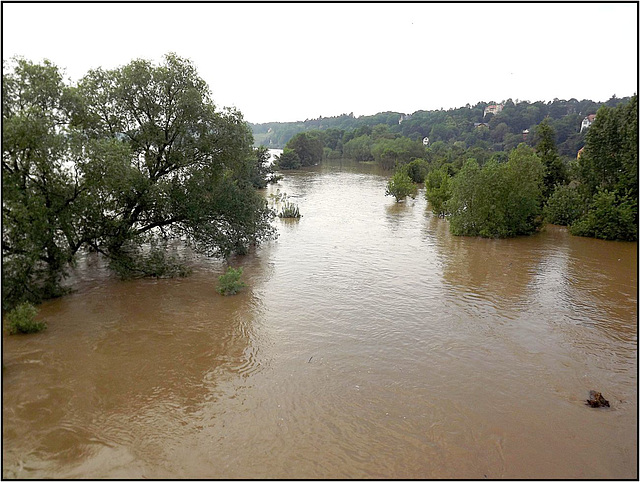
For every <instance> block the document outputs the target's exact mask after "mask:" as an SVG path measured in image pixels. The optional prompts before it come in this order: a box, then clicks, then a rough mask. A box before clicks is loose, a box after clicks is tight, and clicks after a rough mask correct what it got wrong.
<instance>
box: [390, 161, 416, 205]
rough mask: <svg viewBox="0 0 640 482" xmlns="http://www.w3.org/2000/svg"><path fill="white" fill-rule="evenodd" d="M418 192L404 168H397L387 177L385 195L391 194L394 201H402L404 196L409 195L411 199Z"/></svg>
mask: <svg viewBox="0 0 640 482" xmlns="http://www.w3.org/2000/svg"><path fill="white" fill-rule="evenodd" d="M417 194H418V187H417V186H416V185H415V184H414V183H413V182H412V181H411V178H410V177H409V175H408V174H407V173H406V172H404V170H402V169H399V170H398V171H396V173H395V174H394V175H393V176H392V177H391V179H389V182H388V183H387V191H386V192H385V196H393V197H395V198H396V202H400V201H404V198H406V197H407V196H411V197H412V198H413V199H415V198H416V195H417Z"/></svg>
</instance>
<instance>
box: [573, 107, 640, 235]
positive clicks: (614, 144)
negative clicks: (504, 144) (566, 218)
mask: <svg viewBox="0 0 640 482" xmlns="http://www.w3.org/2000/svg"><path fill="white" fill-rule="evenodd" d="M576 177H577V181H578V182H579V183H580V186H579V188H580V190H581V192H582V195H583V197H584V198H585V199H586V200H587V204H588V209H587V212H586V213H585V214H584V215H583V216H582V217H581V218H580V219H579V220H578V221H577V222H576V223H574V224H573V225H572V226H571V232H572V233H573V234H576V235H580V236H594V237H597V238H602V239H612V240H614V239H617V240H630V241H631V240H637V239H638V217H637V208H638V96H637V95H634V96H633V97H632V98H631V100H630V101H629V102H628V103H625V104H618V105H617V106H616V107H613V108H612V107H608V106H603V107H601V108H600V109H599V110H598V113H597V116H596V119H595V121H594V123H593V124H592V126H591V127H590V128H589V131H588V133H587V136H586V144H585V147H584V152H583V154H582V155H581V156H580V157H579V158H578V160H577V161H576Z"/></svg>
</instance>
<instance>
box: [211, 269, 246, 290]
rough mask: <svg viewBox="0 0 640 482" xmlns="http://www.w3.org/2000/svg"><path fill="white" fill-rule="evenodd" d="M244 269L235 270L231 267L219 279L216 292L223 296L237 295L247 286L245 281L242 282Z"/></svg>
mask: <svg viewBox="0 0 640 482" xmlns="http://www.w3.org/2000/svg"><path fill="white" fill-rule="evenodd" d="M241 276H242V268H238V269H233V268H232V267H231V266H229V269H228V270H227V272H226V273H225V274H223V275H221V276H220V277H219V278H218V287H217V288H216V291H217V292H218V293H220V294H221V295H223V296H227V295H235V294H236V293H237V292H238V291H240V290H241V289H242V288H244V287H245V286H247V285H246V284H245V283H244V281H240V277H241Z"/></svg>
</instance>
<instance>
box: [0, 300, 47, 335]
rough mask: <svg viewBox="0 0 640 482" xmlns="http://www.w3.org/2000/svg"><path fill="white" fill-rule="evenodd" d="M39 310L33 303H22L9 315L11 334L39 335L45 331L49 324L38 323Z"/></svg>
mask: <svg viewBox="0 0 640 482" xmlns="http://www.w3.org/2000/svg"><path fill="white" fill-rule="evenodd" d="M37 314H38V309H37V308H36V307H35V306H33V305H32V304H31V303H22V304H20V305H18V306H16V307H15V308H14V309H12V310H11V311H10V312H9V313H7V320H8V322H9V333H10V334H12V335H15V334H17V333H37V332H39V331H42V330H44V329H45V328H46V327H47V324H46V323H45V322H44V321H36V319H35V318H36V315H37Z"/></svg>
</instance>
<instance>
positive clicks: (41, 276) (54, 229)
mask: <svg viewBox="0 0 640 482" xmlns="http://www.w3.org/2000/svg"><path fill="white" fill-rule="evenodd" d="M4 67H5V72H3V76H2V293H3V307H5V308H8V307H10V306H11V305H13V304H15V303H17V302H19V301H22V300H28V301H34V302H37V301H40V300H41V299H42V298H47V297H51V296H56V295H59V294H61V293H62V292H63V290H61V288H60V282H61V281H62V279H63V278H64V275H65V272H66V271H65V270H66V267H67V266H68V264H69V262H70V261H71V260H72V259H73V256H74V254H75V253H76V252H77V251H78V249H80V247H81V246H82V245H83V243H84V241H85V239H86V226H84V225H83V223H82V221H81V220H82V218H83V217H84V216H89V217H91V214H90V212H91V203H90V202H89V200H90V198H89V197H88V196H87V194H88V193H87V190H86V187H85V186H84V182H83V180H82V176H81V173H80V172H79V169H78V165H77V164H76V163H75V161H77V160H78V159H79V156H81V154H82V150H81V147H80V145H79V144H78V142H77V141H78V139H77V137H76V136H75V135H74V133H73V131H72V130H71V129H70V128H69V125H70V119H71V117H70V112H71V108H72V107H73V105H74V102H73V95H72V92H71V91H70V89H69V88H68V87H66V86H65V84H64V81H63V78H62V73H61V71H60V70H59V69H58V68H57V67H56V66H55V65H53V64H51V63H50V62H48V61H45V62H44V63H42V64H34V63H32V62H30V61H27V60H25V59H20V58H18V59H13V60H12V61H10V62H8V63H7V64H5V65H4Z"/></svg>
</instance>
